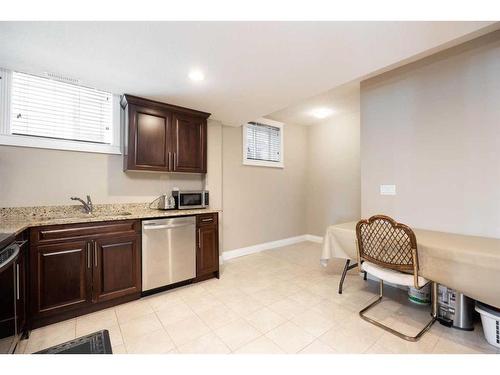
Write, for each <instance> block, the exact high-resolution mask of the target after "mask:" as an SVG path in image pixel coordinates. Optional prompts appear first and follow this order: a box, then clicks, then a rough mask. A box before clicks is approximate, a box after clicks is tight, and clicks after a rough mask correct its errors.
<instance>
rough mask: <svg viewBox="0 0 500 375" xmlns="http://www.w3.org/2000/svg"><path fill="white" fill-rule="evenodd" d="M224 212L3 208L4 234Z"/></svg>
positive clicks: (145, 207)
mask: <svg viewBox="0 0 500 375" xmlns="http://www.w3.org/2000/svg"><path fill="white" fill-rule="evenodd" d="M213 212H220V210H214V209H210V208H203V209H195V210H158V209H155V208H149V204H148V203H128V204H99V205H94V211H93V213H92V214H87V213H85V212H83V210H82V206H81V205H68V206H34V207H5V208H0V233H5V234H12V235H17V234H18V233H21V232H22V231H23V230H25V229H27V228H29V227H35V226H42V225H57V224H75V223H90V222H99V221H114V220H130V219H147V218H163V217H172V216H186V215H198V214H204V213H213Z"/></svg>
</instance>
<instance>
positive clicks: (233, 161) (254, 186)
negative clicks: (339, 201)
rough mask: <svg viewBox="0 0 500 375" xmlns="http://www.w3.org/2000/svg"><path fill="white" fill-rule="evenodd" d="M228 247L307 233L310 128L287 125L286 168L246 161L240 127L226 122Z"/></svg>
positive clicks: (226, 242)
mask: <svg viewBox="0 0 500 375" xmlns="http://www.w3.org/2000/svg"><path fill="white" fill-rule="evenodd" d="M222 131H223V147H222V149H223V177H222V181H223V184H222V188H223V192H224V193H223V209H224V220H223V233H224V241H223V249H224V251H227V250H233V249H237V248H241V247H245V246H251V245H256V244H259V243H263V242H268V241H274V240H279V239H283V238H287V237H292V236H298V235H302V234H305V230H306V215H305V193H306V191H305V186H306V184H305V182H306V180H305V174H306V159H307V128H305V127H301V126H295V125H290V124H286V125H285V130H284V146H285V150H284V154H285V168H283V169H280V168H269V167H255V166H247V165H243V164H242V130H241V127H238V128H236V127H228V126H224V127H223V130H222Z"/></svg>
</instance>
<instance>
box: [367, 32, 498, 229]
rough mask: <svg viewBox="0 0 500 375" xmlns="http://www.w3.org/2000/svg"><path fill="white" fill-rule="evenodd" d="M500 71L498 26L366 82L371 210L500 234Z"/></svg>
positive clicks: (424, 224)
mask: <svg viewBox="0 0 500 375" xmlns="http://www.w3.org/2000/svg"><path fill="white" fill-rule="evenodd" d="M499 72H500V33H498V32H496V33H492V34H489V35H488V36H486V37H482V38H480V39H478V40H476V41H473V42H469V43H467V44H466V45H462V46H460V47H457V48H454V49H451V50H448V51H446V52H444V53H440V54H438V55H435V56H433V57H430V58H427V59H424V60H422V61H420V62H417V63H414V64H411V65H409V66H407V67H405V68H402V69H398V70H396V71H394V72H390V73H387V74H384V75H382V76H379V77H375V78H373V79H371V80H368V81H366V82H364V83H363V84H362V86H361V170H362V214H363V216H365V217H366V216H369V215H372V214H375V213H385V214H389V215H391V216H394V217H396V218H397V219H398V220H400V221H403V222H406V223H408V224H410V225H412V226H415V227H420V228H428V229H434V230H444V231H451V232H458V233H465V234H475V235H485V236H493V237H500V74H499ZM380 184H396V185H397V195H396V196H380V195H379V185H380Z"/></svg>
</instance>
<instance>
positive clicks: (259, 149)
mask: <svg viewBox="0 0 500 375" xmlns="http://www.w3.org/2000/svg"><path fill="white" fill-rule="evenodd" d="M281 131H282V129H281V128H279V127H276V126H271V125H267V124H260V123H258V122H249V123H248V124H247V125H246V159H247V160H261V161H267V162H275V163H280V162H281V161H282V160H281Z"/></svg>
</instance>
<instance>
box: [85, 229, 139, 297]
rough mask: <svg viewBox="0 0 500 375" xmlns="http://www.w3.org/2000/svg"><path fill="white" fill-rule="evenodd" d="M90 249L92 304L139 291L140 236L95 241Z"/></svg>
mask: <svg viewBox="0 0 500 375" xmlns="http://www.w3.org/2000/svg"><path fill="white" fill-rule="evenodd" d="M93 247H94V259H93V260H94V264H93V267H94V271H93V284H92V285H93V300H94V302H101V301H107V300H110V299H115V298H118V297H122V296H125V295H128V294H134V293H140V292H141V251H140V250H141V249H140V236H139V235H132V236H127V237H119V236H118V237H112V238H106V239H102V240H100V239H97V240H95V241H94V242H93Z"/></svg>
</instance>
